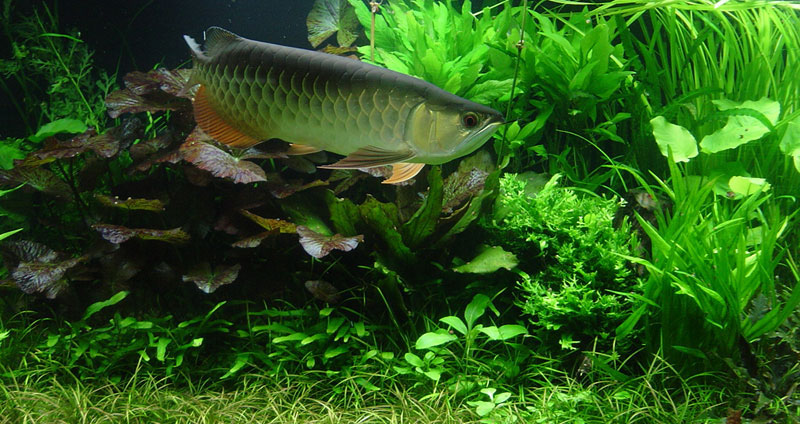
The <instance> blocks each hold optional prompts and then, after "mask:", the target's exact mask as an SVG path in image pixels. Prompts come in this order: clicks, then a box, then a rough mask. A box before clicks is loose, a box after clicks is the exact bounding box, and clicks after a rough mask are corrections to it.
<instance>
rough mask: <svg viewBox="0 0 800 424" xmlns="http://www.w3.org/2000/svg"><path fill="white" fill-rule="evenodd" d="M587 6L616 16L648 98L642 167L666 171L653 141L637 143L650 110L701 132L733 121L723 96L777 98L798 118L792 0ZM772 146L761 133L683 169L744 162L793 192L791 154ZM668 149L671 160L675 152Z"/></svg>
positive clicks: (798, 55)
mask: <svg viewBox="0 0 800 424" xmlns="http://www.w3.org/2000/svg"><path fill="white" fill-rule="evenodd" d="M593 6H594V7H593V8H592V9H591V10H590V12H589V16H602V17H605V18H606V19H610V20H615V21H616V22H617V27H618V28H619V35H620V39H621V40H622V44H623V45H624V46H625V50H626V52H628V54H629V55H630V56H631V61H630V66H631V69H632V70H634V71H636V76H635V78H636V86H637V88H638V90H639V91H641V93H642V94H643V96H644V97H643V98H646V104H647V109H648V111H647V113H646V114H647V115H650V116H649V117H645V116H643V118H644V119H643V121H644V122H642V123H641V125H640V126H639V129H638V131H637V132H636V133H634V134H633V135H634V136H633V137H632V139H633V140H636V141H637V142H635V143H632V145H631V147H632V148H633V149H634V150H635V151H636V152H637V153H636V156H637V158H638V165H639V167H641V168H646V169H652V170H659V171H658V172H659V173H660V174H662V175H663V174H664V173H665V172H666V169H665V168H664V165H663V164H662V163H663V161H662V160H660V158H658V157H657V154H656V152H655V150H654V149H652V148H651V145H650V144H649V143H644V142H639V140H641V141H644V140H647V139H648V138H649V132H650V128H649V126H647V124H646V121H648V120H650V119H652V118H654V117H656V116H663V117H664V118H665V119H666V120H667V121H669V122H672V123H675V124H677V125H680V126H683V127H685V128H687V129H688V130H689V131H690V132H691V133H692V134H694V135H695V136H697V137H698V139H700V138H702V137H705V136H708V135H710V134H712V133H714V132H716V131H718V130H719V129H720V125H719V123H720V120H722V121H723V122H724V121H725V120H729V119H733V118H731V115H730V114H728V112H730V108H728V107H726V108H720V104H719V102H720V101H725V100H726V99H727V100H729V101H730V102H734V103H735V104H738V105H741V104H742V103H743V102H746V101H752V102H757V101H759V99H765V98H766V99H771V100H772V101H774V102H777V103H778V104H780V107H781V112H782V114H783V118H785V119H788V120H791V119H793V118H796V117H797V113H798V111H799V110H800V98H798V96H797V92H798V84H800V82H798V80H797V78H794V77H793V76H794V73H795V69H797V67H798V66H799V65H800V52H798V50H797V48H796V46H798V45H800V14H798V8H797V4H796V3H795V2H717V1H712V0H702V1H697V2H693V3H691V4H690V3H686V2H667V3H658V2H647V1H639V0H631V1H627V0H626V1H607V2H602V3H601V4H595V5H593ZM734 113H736V112H734ZM739 116H740V117H744V115H741V114H739ZM735 119H740V118H735ZM744 119H747V118H744ZM764 122H765V121H764ZM765 124H766V122H765ZM771 124H772V125H766V127H767V128H769V130H770V132H773V131H777V132H778V133H782V132H783V131H784V130H783V129H784V128H785V127H784V125H785V124H784V123H783V122H781V123H778V124H776V122H775V121H774V120H772V121H771ZM773 125H774V126H775V127H774V128H773ZM759 127H760V126H759V125H754V126H752V129H756V128H759ZM777 146H778V142H777V140H776V139H775V138H774V137H772V136H767V137H765V138H764V139H763V140H762V141H760V142H758V143H750V144H748V145H747V146H746V147H745V148H743V149H739V150H737V151H735V152H733V151H732V152H728V153H726V154H723V155H717V156H716V157H715V158H713V159H710V160H709V161H706V160H705V159H702V160H699V161H696V162H695V163H693V164H692V165H690V166H689V168H688V170H689V172H691V173H697V174H702V173H703V172H704V171H705V170H706V169H709V168H719V167H720V166H723V165H724V163H725V162H740V163H742V165H743V166H744V168H745V169H746V170H747V171H749V172H752V173H754V174H760V175H759V176H760V177H762V178H766V179H767V180H769V181H771V182H773V183H776V182H778V181H785V183H782V184H780V185H781V186H782V187H783V188H782V189H781V192H782V193H791V195H793V196H796V195H797V193H798V192H797V191H796V187H798V186H800V184H799V183H800V179H799V178H798V177H797V174H796V173H793V172H788V171H790V168H791V167H792V158H789V160H788V161H787V160H786V157H785V156H784V154H782V152H781V151H779V150H778V149H777ZM674 153H675V155H676V158H677V157H678V151H675V152H674ZM783 153H786V152H785V151H784V152H783ZM790 156H792V155H791V154H790Z"/></svg>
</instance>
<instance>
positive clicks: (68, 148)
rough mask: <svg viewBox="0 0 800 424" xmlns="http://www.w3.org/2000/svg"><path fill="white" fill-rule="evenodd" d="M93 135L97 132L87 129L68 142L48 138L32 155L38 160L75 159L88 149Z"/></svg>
mask: <svg viewBox="0 0 800 424" xmlns="http://www.w3.org/2000/svg"><path fill="white" fill-rule="evenodd" d="M95 135H97V132H96V131H95V130H94V128H89V129H88V130H86V131H85V132H84V133H83V134H78V135H76V136H75V137H72V138H71V139H69V140H63V141H62V140H59V139H57V138H55V137H49V138H47V139H45V140H44V146H43V147H42V148H41V149H39V150H38V151H36V152H34V153H33V154H34V155H36V157H38V158H39V159H47V158H56V159H64V158H71V157H75V156H78V155H79V154H81V153H83V152H85V151H86V150H88V149H89V143H88V140H89V137H93V136H95Z"/></svg>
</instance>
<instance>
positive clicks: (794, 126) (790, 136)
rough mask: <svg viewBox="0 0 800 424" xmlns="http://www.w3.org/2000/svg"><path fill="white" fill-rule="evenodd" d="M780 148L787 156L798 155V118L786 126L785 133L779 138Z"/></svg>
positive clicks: (799, 150) (799, 149)
mask: <svg viewBox="0 0 800 424" xmlns="http://www.w3.org/2000/svg"><path fill="white" fill-rule="evenodd" d="M780 148H781V151H782V152H783V153H786V154H787V155H789V156H794V157H797V156H798V155H800V116H798V117H797V118H794V119H792V120H791V121H789V123H788V124H786V132H785V133H783V137H781V144H780Z"/></svg>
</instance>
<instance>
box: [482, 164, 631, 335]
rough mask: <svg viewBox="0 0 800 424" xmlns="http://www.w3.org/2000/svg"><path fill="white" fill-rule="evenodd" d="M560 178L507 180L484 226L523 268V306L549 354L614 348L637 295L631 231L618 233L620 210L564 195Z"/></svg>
mask: <svg viewBox="0 0 800 424" xmlns="http://www.w3.org/2000/svg"><path fill="white" fill-rule="evenodd" d="M559 178H560V176H558V175H556V176H554V177H553V178H551V179H549V180H547V179H544V178H542V177H541V176H539V177H538V178H533V177H531V176H530V175H529V176H527V178H526V176H523V175H519V176H518V175H514V174H506V175H504V176H503V177H502V178H501V180H500V190H499V193H498V197H497V200H496V202H495V206H494V209H493V211H492V213H491V214H489V215H487V216H486V217H484V218H483V219H482V220H481V221H480V224H481V226H482V227H483V228H484V229H485V230H486V231H487V232H488V235H489V239H490V240H491V242H492V243H493V244H497V245H500V246H502V247H503V248H505V249H508V250H510V251H511V252H513V253H514V254H515V255H516V257H517V258H519V260H520V263H519V265H518V267H517V269H516V270H515V272H516V273H518V274H519V275H520V277H521V279H520V280H519V283H518V284H519V286H518V288H519V290H520V296H519V304H520V307H521V308H522V311H523V312H524V313H525V314H526V315H528V316H529V317H530V318H529V319H530V323H531V325H532V326H533V330H532V334H533V335H534V336H535V337H537V338H539V339H540V340H541V341H543V342H544V343H545V346H548V347H549V348H551V349H552V348H556V347H557V346H560V347H561V348H563V349H567V350H572V349H576V348H581V349H587V348H589V346H591V345H592V344H593V343H595V342H596V341H597V342H598V343H600V345H603V346H608V345H610V343H611V339H612V337H613V332H614V329H615V328H616V326H617V325H619V324H620V323H621V322H622V321H623V320H624V319H625V318H627V316H628V314H629V313H630V311H631V307H632V304H631V301H630V298H629V297H628V293H631V292H635V291H636V286H635V283H634V279H633V275H632V271H631V269H630V267H629V266H628V265H627V263H626V261H625V260H624V259H623V258H622V257H621V255H627V254H629V253H630V252H631V246H632V240H631V236H630V234H629V231H628V228H629V226H628V224H627V223H625V222H623V223H622V224H621V225H622V226H621V227H620V228H615V227H614V226H613V221H614V217H615V214H616V213H617V209H618V207H619V202H617V201H614V200H607V199H602V198H599V197H596V196H592V195H587V194H583V193H577V192H575V191H574V190H572V189H569V188H564V187H559V185H558V182H559ZM595 339H597V340H595ZM555 350H558V349H555Z"/></svg>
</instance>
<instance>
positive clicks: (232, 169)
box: [180, 141, 267, 184]
mask: <svg viewBox="0 0 800 424" xmlns="http://www.w3.org/2000/svg"><path fill="white" fill-rule="evenodd" d="M180 151H181V154H182V155H183V158H184V159H185V160H187V161H189V162H191V163H193V164H194V165H195V166H197V167H198V168H200V169H205V170H206V171H209V172H211V173H212V174H213V175H214V176H215V177H219V178H227V179H230V180H233V182H234V183H239V184H247V183H253V182H258V181H266V180H267V176H266V174H265V173H264V170H263V169H261V167H260V166H258V165H256V164H255V163H253V162H250V161H246V160H240V159H238V158H235V157H233V156H231V154H229V153H228V152H226V151H224V150H222V149H220V148H218V147H216V146H213V145H211V144H209V143H205V142H202V141H187V142H185V143H183V144H182V145H181V149H180Z"/></svg>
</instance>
